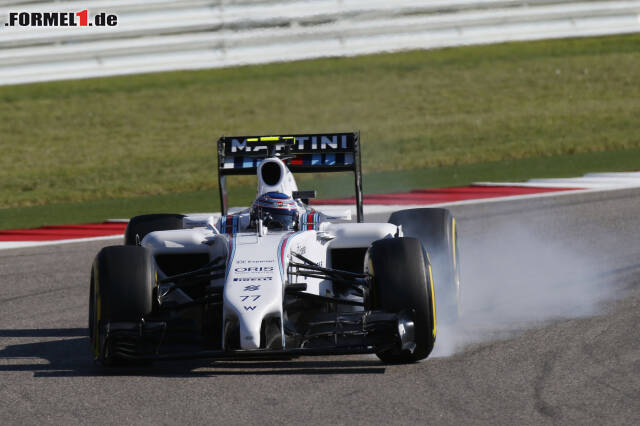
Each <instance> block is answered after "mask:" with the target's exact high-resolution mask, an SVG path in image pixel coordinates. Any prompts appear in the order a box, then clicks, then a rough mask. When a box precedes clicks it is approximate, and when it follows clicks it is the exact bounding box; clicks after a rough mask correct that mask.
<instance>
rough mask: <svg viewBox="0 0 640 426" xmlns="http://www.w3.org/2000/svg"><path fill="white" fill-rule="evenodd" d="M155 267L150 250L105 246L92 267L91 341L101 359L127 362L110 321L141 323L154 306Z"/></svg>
mask: <svg viewBox="0 0 640 426" xmlns="http://www.w3.org/2000/svg"><path fill="white" fill-rule="evenodd" d="M155 285H156V278H155V270H154V268H153V261H152V256H151V252H150V251H149V249H147V248H144V247H139V246H110V247H105V248H103V249H102V250H100V252H99V253H98V255H97V256H96V258H95V260H94V262H93V266H92V268H91V288H90V292H89V340H90V344H91V351H92V352H93V356H94V358H95V359H96V360H97V361H100V362H101V363H102V364H104V365H112V364H114V363H119V364H120V363H124V362H125V361H126V357H124V356H121V354H118V353H117V351H114V350H113V347H114V346H113V342H112V341H109V339H108V336H107V335H106V328H107V324H109V323H116V322H133V323H135V322H139V321H140V320H141V319H142V318H144V317H145V316H147V315H149V314H150V313H151V311H152V309H153V293H154V287H155Z"/></svg>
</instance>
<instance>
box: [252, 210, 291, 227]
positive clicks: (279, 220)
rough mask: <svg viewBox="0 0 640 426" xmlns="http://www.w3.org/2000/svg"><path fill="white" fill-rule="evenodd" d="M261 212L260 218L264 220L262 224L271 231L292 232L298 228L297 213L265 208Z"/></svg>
mask: <svg viewBox="0 0 640 426" xmlns="http://www.w3.org/2000/svg"><path fill="white" fill-rule="evenodd" d="M261 210H262V211H261V212H260V217H261V218H262V223H263V225H265V226H266V227H267V228H269V229H286V230H292V229H295V228H296V226H297V223H298V221H297V216H298V215H297V212H291V211H288V210H284V209H271V208H264V207H263V208H262V209H261Z"/></svg>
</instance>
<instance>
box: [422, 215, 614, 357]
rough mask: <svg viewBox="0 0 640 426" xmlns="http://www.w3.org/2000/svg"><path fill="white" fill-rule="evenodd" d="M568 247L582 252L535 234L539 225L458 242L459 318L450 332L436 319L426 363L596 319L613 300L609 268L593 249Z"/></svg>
mask: <svg viewBox="0 0 640 426" xmlns="http://www.w3.org/2000/svg"><path fill="white" fill-rule="evenodd" d="M573 241H582V242H583V244H582V245H581V246H580V245H578V243H575V242H573V243H572V242H571V241H569V242H567V241H564V240H560V239H559V238H558V239H556V238H554V236H553V232H552V231H550V232H541V229H540V224H539V223H538V224H536V226H535V227H534V226H531V225H530V224H528V223H510V224H505V225H500V227H499V228H496V229H485V230H483V231H482V232H481V234H480V235H478V234H476V235H473V236H471V237H468V238H464V234H462V235H460V259H461V288H462V310H463V313H462V317H461V318H460V319H459V320H458V321H457V322H456V323H455V324H451V323H449V324H447V323H445V322H444V318H445V315H442V314H444V313H443V312H438V318H439V322H438V335H437V339H436V346H435V348H434V352H433V354H432V356H448V355H452V354H454V353H455V352H459V351H461V350H463V349H464V348H465V347H468V346H469V345H470V344H474V343H480V342H485V341H491V340H497V339H503V338H507V337H510V336H514V335H516V334H517V333H518V332H521V331H522V330H524V329H527V328H531V327H537V326H541V325H543V324H545V323H548V322H549V321H551V320H558V319H562V318H575V317H584V316H590V315H594V314H596V313H597V312H598V311H599V309H600V308H601V307H602V302H603V301H605V300H607V299H609V298H611V297H613V295H614V291H615V289H614V286H613V283H612V282H611V281H613V278H612V276H611V274H609V275H607V274H604V273H603V271H607V270H610V268H609V269H607V267H606V265H603V256H602V253H600V252H598V251H597V250H596V248H595V247H594V246H589V247H586V246H585V244H584V240H582V239H575V240H573ZM607 280H608V281H609V282H607ZM436 282H437V279H436ZM440 306H442V304H441V305H440ZM436 311H437V306H436Z"/></svg>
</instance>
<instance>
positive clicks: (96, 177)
mask: <svg viewBox="0 0 640 426" xmlns="http://www.w3.org/2000/svg"><path fill="white" fill-rule="evenodd" d="M638 76H640V35H627V36H616V37H604V38H585V39H571V40H553V41H540V42H532V43H509V44H500V45H489V46H474V47H462V48H451V49H440V50H431V51H413V52H406V53H398V54H382V55H371V56H364V57H357V58H343V59H322V60H314V61H302V62H295V63H285V64H272V65H264V66H252V67H240V68H231V69H220V70H206V71H195V72H173V73H159V74H149V75H137V76H125V77H114V78H102V79H90V80H78V81H66V82H53V83H46V84H31V85H19V86H0V182H1V184H0V208H8V207H26V206H34V205H49V204H59V203H65V202H78V201H95V202H99V200H117V199H123V198H129V197H141V196H151V195H162V194H172V193H179V192H193V191H203V190H204V191H209V190H215V188H216V178H215V175H216V155H215V141H216V140H217V138H218V137H219V136H220V135H223V134H224V135H231V134H236V133H240V134H252V133H254V134H264V133H294V132H323V131H349V130H356V129H359V130H361V132H362V140H363V168H364V170H365V172H367V173H378V172H384V171H399V170H420V169H424V168H434V167H441V166H453V165H471V164H482V163H486V162H495V161H504V160H515V159H521V158H529V157H552V156H557V155H566V154H574V153H588V152H604V151H609V150H622V149H633V148H638V147H640V133H639V132H638V117H640V101H639V99H640V84H639V83H640V79H639V77H638ZM238 182H239V183H238V185H242V184H245V183H247V182H248V180H240V181H238ZM100 202H102V201H100ZM105 202H107V201H105ZM114 202H115V201H114ZM87 205H90V204H87Z"/></svg>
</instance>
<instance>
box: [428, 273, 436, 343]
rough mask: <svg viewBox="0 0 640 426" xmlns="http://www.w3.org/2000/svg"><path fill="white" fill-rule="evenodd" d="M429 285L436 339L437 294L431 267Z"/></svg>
mask: <svg viewBox="0 0 640 426" xmlns="http://www.w3.org/2000/svg"><path fill="white" fill-rule="evenodd" d="M429 283H430V284H431V312H432V313H433V337H434V338H435V337H436V294H435V292H434V291H433V273H432V272H431V265H429Z"/></svg>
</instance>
